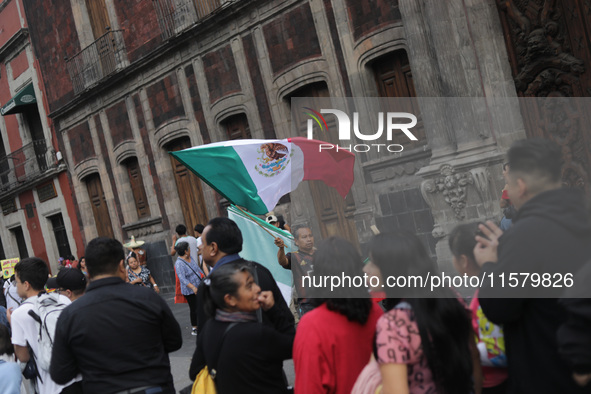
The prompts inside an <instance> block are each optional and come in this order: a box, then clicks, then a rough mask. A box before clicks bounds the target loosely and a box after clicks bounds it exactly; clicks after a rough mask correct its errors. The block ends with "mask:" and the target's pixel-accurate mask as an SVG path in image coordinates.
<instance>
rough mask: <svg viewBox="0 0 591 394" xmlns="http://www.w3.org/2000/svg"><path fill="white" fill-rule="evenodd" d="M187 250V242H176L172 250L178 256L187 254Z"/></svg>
mask: <svg viewBox="0 0 591 394" xmlns="http://www.w3.org/2000/svg"><path fill="white" fill-rule="evenodd" d="M187 249H189V243H188V242H178V243H177V244H176V245H174V250H175V251H176V252H177V253H178V255H179V256H184V255H185V253H187Z"/></svg>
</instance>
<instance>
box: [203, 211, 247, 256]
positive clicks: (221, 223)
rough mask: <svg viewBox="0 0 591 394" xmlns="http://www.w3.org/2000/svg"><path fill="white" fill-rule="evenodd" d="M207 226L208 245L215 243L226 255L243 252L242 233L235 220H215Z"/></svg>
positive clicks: (206, 240)
mask: <svg viewBox="0 0 591 394" xmlns="http://www.w3.org/2000/svg"><path fill="white" fill-rule="evenodd" d="M207 225H208V226H209V230H208V231H207V236H206V239H205V242H207V245H211V243H212V242H215V243H216V244H217V245H218V249H219V250H220V251H221V252H224V253H226V254H235V253H239V252H240V251H242V233H241V232H240V229H239V228H238V225H237V224H236V223H235V222H234V221H233V220H231V219H228V218H222V217H219V218H213V219H211V220H210V221H209V223H207Z"/></svg>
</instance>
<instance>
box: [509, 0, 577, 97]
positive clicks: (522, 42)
mask: <svg viewBox="0 0 591 394" xmlns="http://www.w3.org/2000/svg"><path fill="white" fill-rule="evenodd" d="M559 3H561V2H559ZM497 4H498V6H499V9H500V10H501V11H502V13H503V14H504V16H505V20H506V22H507V24H506V29H505V30H506V31H505V34H509V36H510V37H511V41H512V46H513V51H514V55H515V59H513V63H514V64H513V67H514V71H515V72H516V73H517V75H516V76H515V86H516V87H517V90H518V91H519V92H521V93H522V94H523V95H524V96H528V97H546V96H549V95H552V94H556V93H558V94H559V95H563V96H573V93H574V92H573V86H575V85H576V84H578V81H579V76H580V75H581V74H582V73H583V72H584V71H585V67H584V66H585V63H584V61H583V60H581V59H579V58H577V57H575V56H574V55H573V51H572V48H571V47H570V45H571V44H570V40H569V36H568V32H567V31H566V26H565V23H564V19H565V18H566V16H565V15H563V12H566V13H567V15H568V12H569V11H568V9H567V10H563V9H562V8H561V7H560V6H559V5H557V1H556V0H497ZM567 8H568V7H567ZM507 30H509V31H507ZM515 63H517V64H515Z"/></svg>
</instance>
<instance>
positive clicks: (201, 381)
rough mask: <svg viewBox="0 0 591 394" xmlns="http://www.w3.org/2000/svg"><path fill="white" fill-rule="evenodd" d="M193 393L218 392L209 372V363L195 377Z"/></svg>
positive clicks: (213, 393) (207, 393) (209, 393)
mask: <svg viewBox="0 0 591 394" xmlns="http://www.w3.org/2000/svg"><path fill="white" fill-rule="evenodd" d="M191 394H216V389H215V383H214V382H213V379H212V377H211V375H210V374H209V369H208V368H207V365H206V366H205V367H203V369H202V370H201V371H199V374H198V375H197V377H196V378H195V383H193V389H192V390H191Z"/></svg>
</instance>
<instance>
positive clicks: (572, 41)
mask: <svg viewBox="0 0 591 394" xmlns="http://www.w3.org/2000/svg"><path fill="white" fill-rule="evenodd" d="M497 7H498V11H499V15H500V19H501V25H502V27H503V32H504V36H505V43H506V46H507V52H508V55H509V63H510V65H511V70H512V73H513V78H514V80H515V87H516V90H517V94H518V95H519V96H521V97H531V98H535V97H537V98H548V97H550V98H553V99H552V100H545V101H542V100H539V99H538V100H535V99H528V100H520V109H521V113H522V115H523V119H524V125H525V129H526V134H527V136H528V137H529V138H532V137H542V138H546V139H549V140H551V141H554V142H555V143H556V144H558V145H559V146H560V147H561V148H562V152H563V157H564V165H563V168H562V180H563V183H564V184H565V185H567V186H571V187H576V188H579V189H582V190H584V191H585V192H586V194H587V198H588V200H589V201H590V202H591V185H590V183H591V133H589V132H587V125H588V124H589V123H591V111H590V109H589V108H587V107H588V105H583V104H586V102H588V100H585V102H583V101H580V100H576V101H575V100H560V99H558V98H560V97H589V96H591V40H590V37H591V2H590V1H588V0H555V1H544V2H541V1H538V0H520V1H516V0H497Z"/></svg>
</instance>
